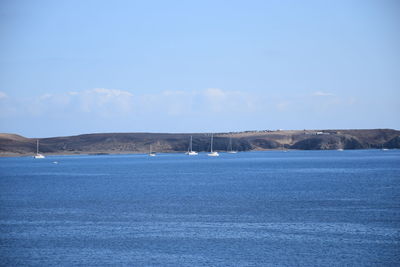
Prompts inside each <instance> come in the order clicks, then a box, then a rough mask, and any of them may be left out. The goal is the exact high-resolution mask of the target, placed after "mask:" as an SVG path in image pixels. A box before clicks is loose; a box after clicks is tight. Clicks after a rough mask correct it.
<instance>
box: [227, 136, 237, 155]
mask: <svg viewBox="0 0 400 267" xmlns="http://www.w3.org/2000/svg"><path fill="white" fill-rule="evenodd" d="M227 152H228V153H229V154H236V153H237V151H235V150H233V149H232V136H231V137H229V144H228V149H227Z"/></svg>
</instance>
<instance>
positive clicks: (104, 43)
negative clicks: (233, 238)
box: [0, 0, 400, 137]
mask: <svg viewBox="0 0 400 267" xmlns="http://www.w3.org/2000/svg"><path fill="white" fill-rule="evenodd" d="M399 11H400V4H399V3H398V2H396V1H391V0H387V1H372V0H371V1H369V0H367V1H361V0H354V1H344V0H340V1H324V2H322V1H301V2H297V1H246V2H242V1H201V2H184V1H178V0H177V1H122V0H121V1H113V2H110V1H76V0H73V1H57V2H54V1H44V0H39V1H24V0H21V1H2V2H1V3H0V33H1V36H2V42H1V43H0V56H1V57H0V73H1V75H0V132H2V133H16V134H20V135H23V136H26V137H52V136H69V135H77V134H88V133H111V132H164V133H173V132H176V133H178V132H181V133H185V132H186V133H188V132H204V133H206V132H230V131H246V130H267V129H270V130H276V129H284V130H296V129H297V130H302V129H378V128H390V129H400V120H399V119H398V116H399V113H400V112H399V111H400V103H399V102H400V101H399V99H400V93H399V89H400V51H399V47H400V37H399V35H398V33H399V32H400V31H399V30H400V17H399V16H398V14H399Z"/></svg>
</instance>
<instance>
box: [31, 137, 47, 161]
mask: <svg viewBox="0 0 400 267" xmlns="http://www.w3.org/2000/svg"><path fill="white" fill-rule="evenodd" d="M33 157H34V158H35V159H44V158H45V157H44V156H43V155H42V154H40V153H39V140H36V155H35V156H33Z"/></svg>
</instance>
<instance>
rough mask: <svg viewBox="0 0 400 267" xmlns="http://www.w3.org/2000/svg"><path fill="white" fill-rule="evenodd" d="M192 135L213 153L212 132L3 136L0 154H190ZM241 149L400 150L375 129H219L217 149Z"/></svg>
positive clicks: (397, 141) (392, 134) (393, 136)
mask: <svg viewBox="0 0 400 267" xmlns="http://www.w3.org/2000/svg"><path fill="white" fill-rule="evenodd" d="M190 136H192V139H193V150H196V151H199V152H202V151H208V150H209V145H210V134H208V133H95V134H82V135H76V136H63V137H51V138H26V137H23V136H20V135H17V134H6V133H2V134H0V156H27V155H33V154H34V153H35V151H36V140H40V152H41V153H44V154H55V155H57V154H63V155H68V154H121V153H148V150H149V146H150V145H152V148H153V150H154V151H157V152H169V153H173V152H185V151H187V149H188V145H189V141H190ZM230 139H231V140H232V146H233V149H235V150H237V151H254V150H255V151H257V150H274V149H275V150H279V149H282V150H283V149H285V150H287V149H297V150H329V149H332V150H334V149H368V148H377V149H381V148H389V149H392V148H400V131H398V130H393V129H371V130H262V131H244V132H229V133H228V132H226V133H214V150H216V151H225V150H226V149H227V146H228V143H229V142H230V141H229V140H230Z"/></svg>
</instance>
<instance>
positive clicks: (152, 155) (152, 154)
mask: <svg viewBox="0 0 400 267" xmlns="http://www.w3.org/2000/svg"><path fill="white" fill-rule="evenodd" d="M149 156H150V157H155V156H156V152H153V151H151V145H150V152H149Z"/></svg>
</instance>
